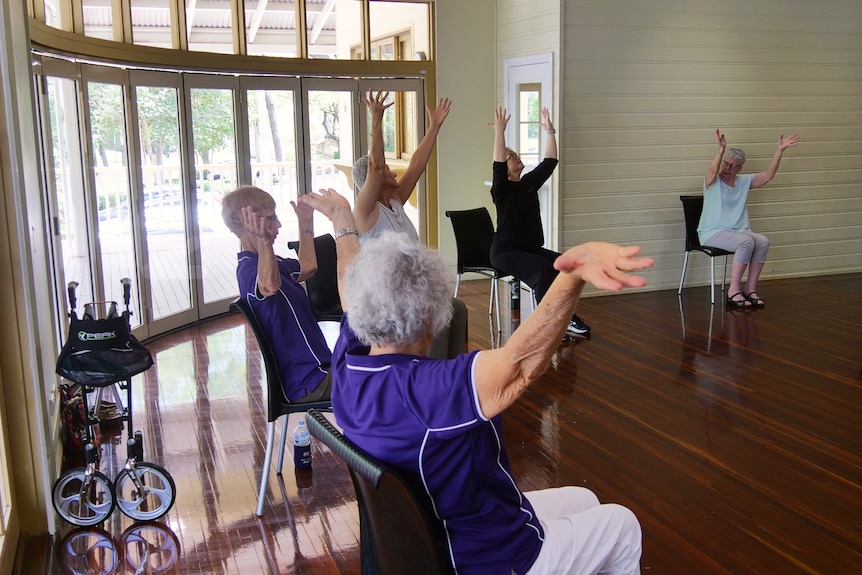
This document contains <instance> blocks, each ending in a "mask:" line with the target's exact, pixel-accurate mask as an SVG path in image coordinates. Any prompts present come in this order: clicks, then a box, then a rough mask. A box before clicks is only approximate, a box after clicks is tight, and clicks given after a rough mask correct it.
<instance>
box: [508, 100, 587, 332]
mask: <svg viewBox="0 0 862 575" xmlns="http://www.w3.org/2000/svg"><path fill="white" fill-rule="evenodd" d="M510 117H511V116H509V115H507V113H506V109H505V108H497V109H496V110H495V111H494V165H493V172H494V176H493V180H492V183H491V197H492V198H493V200H494V205H495V206H496V207H497V232H496V233H495V234H494V240H493V242H492V243H491V263H492V264H493V266H494V267H495V268H497V269H498V270H500V271H501V272H503V273H504V274H506V275H511V276H514V277H516V278H518V279H519V280H521V281H523V282H524V283H526V284H527V285H528V286H530V287H531V288H532V289H533V291H534V292H535V294H536V300H537V301H542V298H543V297H544V296H545V292H547V291H548V288H549V287H550V286H551V283H552V282H553V281H554V278H556V277H557V274H558V273H559V272H558V271H557V270H555V269H554V260H556V259H557V258H558V257H559V255H560V254H559V253H558V252H555V251H552V250H549V249H546V248H544V247H542V246H543V244H544V243H545V235H544V232H543V231H542V218H541V214H540V211H539V193H538V192H539V188H541V187H542V185H543V184H544V183H545V182H546V181H547V180H548V178H550V177H551V174H552V173H553V172H554V168H556V167H557V138H556V136H555V134H556V130H554V125H553V124H552V123H551V118H550V114H549V113H548V109H547V108H543V109H542V128H543V129H544V130H545V132H546V133H547V140H546V142H545V159H543V160H542V162H541V163H540V164H539V165H538V166H536V168H535V169H533V170H532V171H530V172H528V173H527V174H525V175H524V176H523V177H521V172H522V171H523V170H524V163H523V162H522V161H521V157H520V156H519V155H518V154H517V153H516V152H515V151H513V150H511V149H509V148H507V147H506V137H505V131H506V125H507V124H508V123H509V118H510ZM567 331H568V332H569V333H573V334H577V335H586V334H589V332H590V326H588V325H587V324H585V323H584V322H583V320H582V319H581V318H579V317H578V316H576V315H573V316H572V320H571V321H570V322H569V326H568V329H567Z"/></svg>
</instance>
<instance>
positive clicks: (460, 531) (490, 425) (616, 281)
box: [300, 190, 652, 575]
mask: <svg viewBox="0 0 862 575" xmlns="http://www.w3.org/2000/svg"><path fill="white" fill-rule="evenodd" d="M300 202H301V203H305V204H308V205H311V206H312V207H314V208H315V209H317V210H319V211H321V212H322V213H324V214H325V215H327V216H328V217H329V219H330V220H331V221H332V223H333V226H334V228H335V230H336V232H335V235H336V238H337V243H338V265H339V289H340V290H341V298H342V304H343V306H344V308H345V311H346V314H345V317H344V319H342V324H341V335H340V337H339V340H338V342H337V343H336V345H335V351H334V352H333V358H332V359H333V363H332V369H333V372H334V373H333V390H332V407H333V410H334V412H335V418H336V420H337V421H338V424H339V425H340V426H341V427H342V429H343V430H344V434H345V435H346V436H347V437H348V438H349V439H350V440H351V441H353V442H354V443H356V444H357V445H358V446H359V447H360V448H362V449H363V450H365V451H366V452H368V453H369V454H371V455H372V456H374V457H376V458H378V459H380V460H382V461H384V462H386V463H387V464H388V465H391V466H392V467H393V468H395V469H397V470H398V471H399V472H400V473H401V474H403V476H404V477H405V478H406V480H407V481H408V482H410V483H411V484H412V486H413V490H414V492H415V493H417V494H423V495H424V496H425V497H424V498H423V499H424V500H423V503H424V505H425V507H426V508H427V509H428V510H429V511H430V512H431V515H432V517H434V516H436V517H437V518H438V519H439V522H438V524H437V527H438V533H439V541H440V546H441V547H442V548H443V549H444V552H445V554H446V555H447V556H448V557H450V558H451V560H452V563H453V565H454V566H455V569H456V571H457V572H458V573H459V574H460V575H476V574H491V573H505V574H507V575H509V574H510V573H519V574H523V573H527V574H539V573H551V572H553V573H571V574H576V573H577V574H579V575H580V574H585V573H616V574H631V573H639V572H640V567H639V562H640V555H641V530H640V525H639V523H638V521H637V518H636V517H635V516H634V514H633V513H632V512H631V511H630V510H628V509H627V508H625V507H622V506H619V505H614V504H604V505H603V504H600V503H599V501H598V499H597V498H596V496H595V495H594V494H593V493H592V492H591V491H589V490H587V489H584V488H582V487H562V488H557V489H546V490H542V491H534V492H529V493H522V492H521V491H520V490H519V489H518V488H517V485H516V484H515V481H514V479H513V477H512V471H511V469H510V466H509V460H508V457H507V456H506V452H505V450H504V449H503V447H502V444H503V443H502V440H501V438H500V433H501V421H500V420H501V418H500V415H501V414H502V412H503V411H505V409H506V408H507V407H509V406H510V405H512V403H513V402H515V401H516V400H517V399H518V397H520V395H521V394H522V393H523V392H524V390H525V389H526V388H527V387H528V386H529V385H530V384H531V383H532V382H533V381H535V380H536V379H537V378H538V377H539V376H540V375H542V373H543V372H544V371H545V369H546V368H547V366H548V363H549V361H550V358H551V355H552V354H553V353H554V351H555V350H556V349H557V347H558V345H559V343H560V339H561V338H562V337H563V333H564V332H565V330H566V325H567V323H568V321H569V319H570V318H571V316H572V313H573V312H574V309H575V305H576V304H577V301H578V298H579V296H580V294H581V290H582V289H583V287H584V285H585V284H586V282H590V283H592V284H593V285H595V286H596V287H598V288H601V289H608V290H615V291H616V290H620V289H622V288H623V287H624V286H643V285H644V284H645V283H646V282H645V280H644V279H643V278H642V277H639V276H636V275H630V274H629V273H627V272H631V271H635V270H639V269H643V268H646V267H648V266H650V265H652V260H651V259H649V258H637V257H635V256H636V255H637V254H638V252H639V249H638V248H637V247H620V246H616V245H613V244H606V243H589V244H584V245H581V246H577V247H574V248H572V249H570V250H568V251H567V252H566V253H565V254H563V255H562V256H560V258H559V259H558V260H557V262H556V264H555V265H556V267H557V269H558V270H559V271H560V273H559V275H558V277H557V279H556V280H555V281H554V283H553V284H552V285H551V287H550V289H549V290H548V292H547V294H546V296H545V297H544V298H542V301H541V303H540V305H539V306H538V307H537V308H536V310H535V311H534V312H533V313H532V314H531V315H530V317H529V318H528V319H527V320H526V321H525V322H524V323H522V324H521V326H520V327H519V328H518V329H517V330H515V332H514V333H513V334H512V336H511V337H510V338H509V340H508V342H507V343H506V345H505V346H504V347H502V348H499V349H493V350H487V351H474V352H471V353H465V354H462V355H460V356H458V357H457V358H455V359H450V360H433V359H430V358H428V357H427V353H428V347H429V344H430V343H431V340H432V339H433V337H434V335H435V333H436V332H437V331H439V330H440V329H442V328H443V326H445V325H446V323H447V322H448V320H449V315H450V313H451V310H450V300H451V295H450V294H451V293H452V289H451V285H450V283H451V276H452V274H451V273H450V270H449V268H448V266H447V265H446V264H445V262H444V261H443V260H442V258H441V257H440V256H439V255H438V254H437V252H436V251H433V250H429V249H428V248H425V247H424V246H422V245H421V244H419V243H418V242H416V241H415V240H411V239H409V238H407V237H406V236H403V235H399V234H386V235H384V236H382V237H381V238H379V239H373V240H369V241H365V242H363V245H362V249H361V250H360V248H359V241H358V239H357V236H356V230H355V227H354V221H353V215H352V213H351V211H350V206H349V204H348V203H347V200H346V199H345V198H344V197H342V196H340V195H339V194H338V193H337V192H335V191H334V190H321V193H320V194H309V195H306V196H302V197H301V198H300Z"/></svg>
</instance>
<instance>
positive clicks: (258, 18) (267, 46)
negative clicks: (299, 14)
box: [245, 0, 298, 58]
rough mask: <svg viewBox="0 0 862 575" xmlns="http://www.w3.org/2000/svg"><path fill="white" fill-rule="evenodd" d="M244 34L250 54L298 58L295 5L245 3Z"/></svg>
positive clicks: (270, 0) (270, 2) (285, 3)
mask: <svg viewBox="0 0 862 575" xmlns="http://www.w3.org/2000/svg"><path fill="white" fill-rule="evenodd" d="M245 33H246V34H245V36H246V42H247V46H248V48H247V49H248V53H249V54H251V55H254V56H281V57H282V58H295V57H296V56H297V55H298V52H297V50H296V9H295V4H294V2H282V1H277V0H269V2H265V1H262V0H257V1H252V0H248V1H246V3H245Z"/></svg>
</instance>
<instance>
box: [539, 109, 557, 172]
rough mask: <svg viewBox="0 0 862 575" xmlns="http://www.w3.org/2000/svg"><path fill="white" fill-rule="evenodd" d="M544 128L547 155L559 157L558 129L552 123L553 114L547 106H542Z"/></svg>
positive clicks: (547, 156)
mask: <svg viewBox="0 0 862 575" xmlns="http://www.w3.org/2000/svg"><path fill="white" fill-rule="evenodd" d="M542 129H543V130H545V133H546V134H547V137H546V138H545V157H546V158H554V159H555V160H556V159H557V131H556V130H555V129H554V124H552V123H551V114H550V112H548V109H547V108H542Z"/></svg>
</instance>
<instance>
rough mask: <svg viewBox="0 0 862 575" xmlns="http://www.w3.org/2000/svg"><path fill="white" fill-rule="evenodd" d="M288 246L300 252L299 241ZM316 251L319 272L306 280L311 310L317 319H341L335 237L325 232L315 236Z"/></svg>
mask: <svg viewBox="0 0 862 575" xmlns="http://www.w3.org/2000/svg"><path fill="white" fill-rule="evenodd" d="M287 247H289V248H290V249H292V250H293V251H295V252H296V253H297V254H298V253H299V242H298V241H292V242H288V243H287ZM314 251H315V253H316V254H317V273H315V274H314V275H313V276H311V277H310V278H308V279H307V280H305V288H306V291H307V292H308V299H309V301H311V310H312V311H313V312H314V317H315V318H316V319H317V321H341V316H342V315H343V314H344V310H342V309H341V298H340V297H339V296H338V262H337V258H336V247H335V238H333V237H332V235H331V234H324V235H322V236H317V237H316V238H314Z"/></svg>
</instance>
